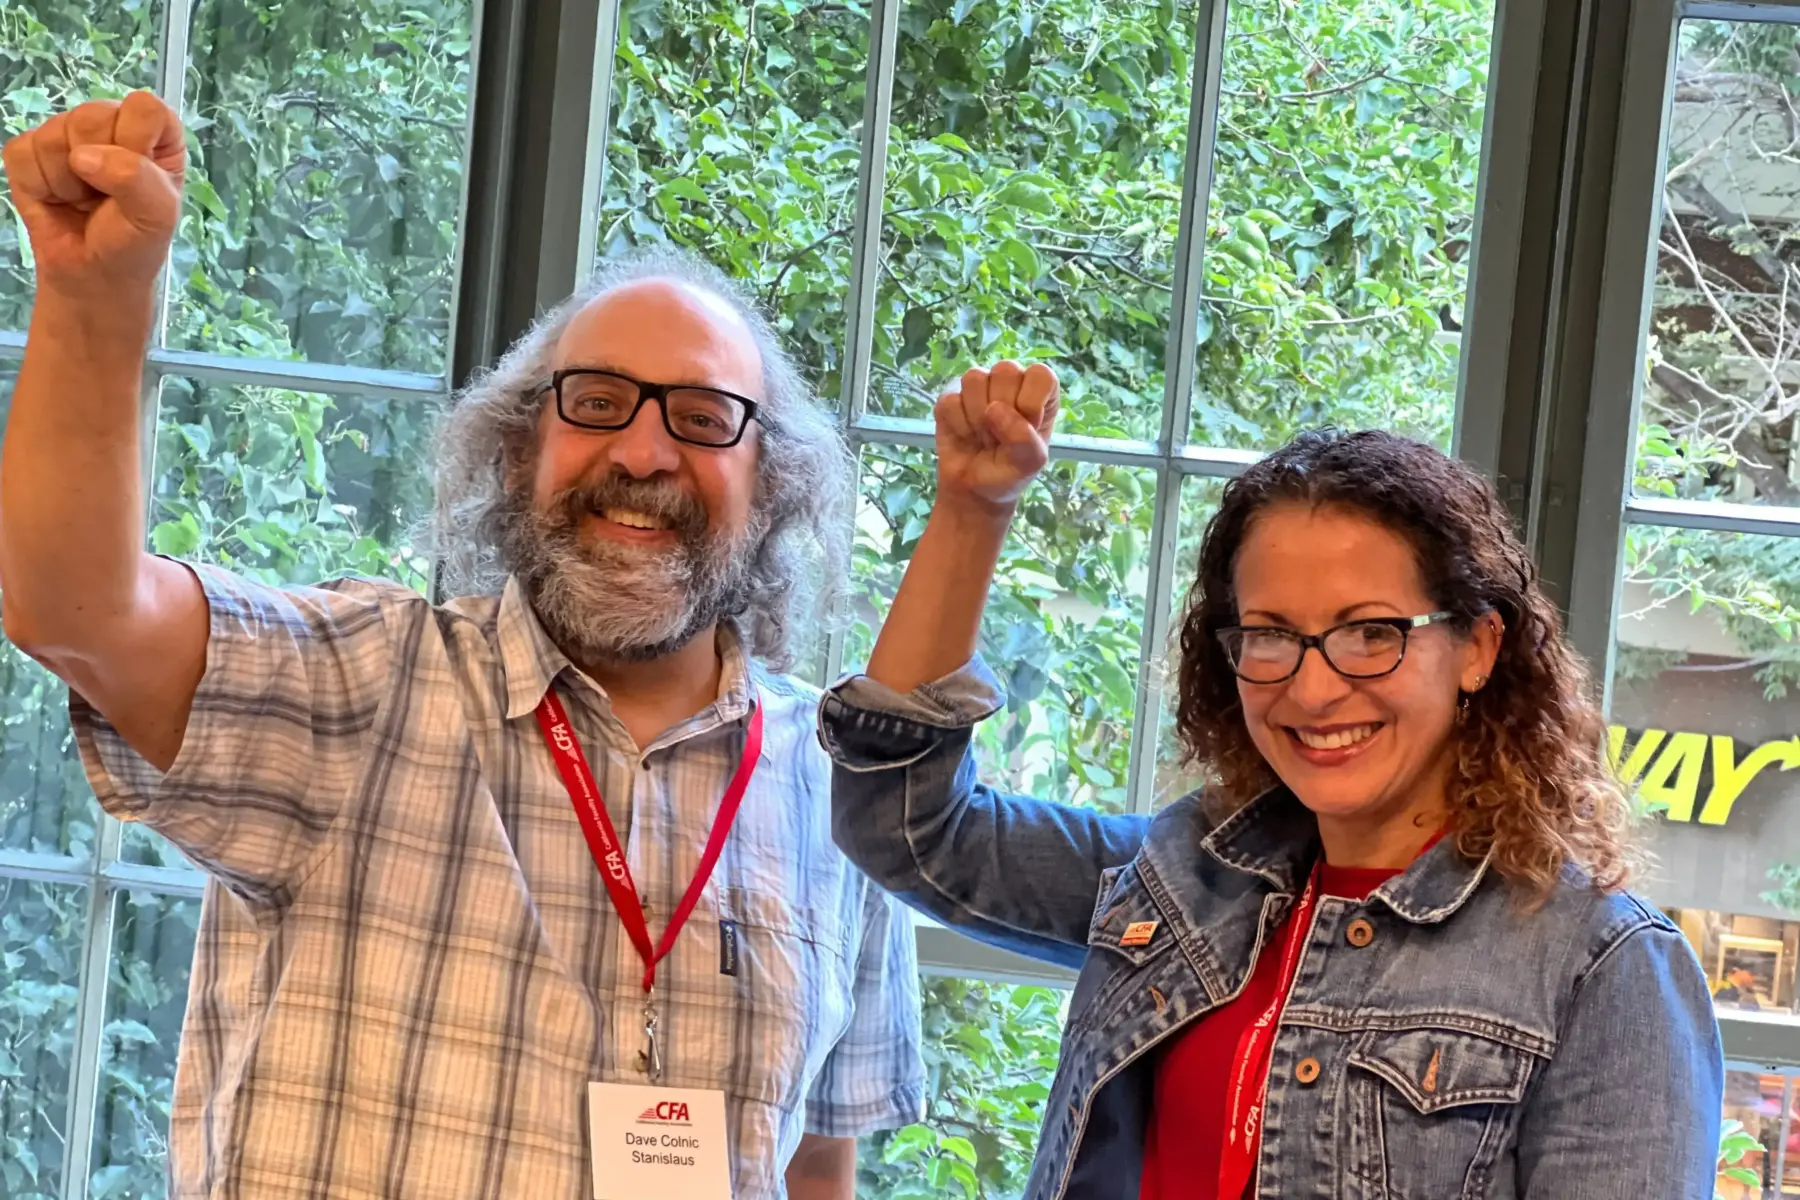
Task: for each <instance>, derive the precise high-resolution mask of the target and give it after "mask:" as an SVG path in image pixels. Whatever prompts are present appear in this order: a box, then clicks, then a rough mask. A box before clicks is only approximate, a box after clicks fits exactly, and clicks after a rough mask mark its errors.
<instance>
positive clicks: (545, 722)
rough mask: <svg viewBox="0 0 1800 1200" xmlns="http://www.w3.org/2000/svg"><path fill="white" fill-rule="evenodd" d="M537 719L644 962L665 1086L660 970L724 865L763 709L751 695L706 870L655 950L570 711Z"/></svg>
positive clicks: (550, 701)
mask: <svg viewBox="0 0 1800 1200" xmlns="http://www.w3.org/2000/svg"><path fill="white" fill-rule="evenodd" d="M537 719H538V725H539V726H540V727H541V728H542V729H543V731H544V741H545V742H547V743H548V744H549V746H550V753H551V756H552V757H554V758H555V759H556V769H557V770H558V771H560V772H561V773H562V778H563V783H564V785H565V786H567V787H568V789H569V799H570V800H571V801H572V802H573V803H574V805H575V815H576V817H577V818H579V819H580V821H581V832H582V833H583V834H585V835H586V836H587V843H588V849H589V850H590V851H592V852H593V855H594V865H595V866H597V867H599V868H600V877H601V878H602V879H604V880H605V881H606V890H607V892H608V893H609V894H610V895H611V896H612V902H613V907H614V908H615V909H617V910H618V913H619V920H620V922H621V923H622V924H624V926H625V933H626V935H627V936H628V937H630V938H631V944H632V945H633V946H635V947H637V952H638V957H639V958H641V959H643V960H644V1037H645V1039H646V1042H647V1046H646V1049H647V1051H648V1068H649V1073H650V1078H651V1079H652V1080H656V1079H660V1078H661V1077H662V1050H661V1047H660V1046H659V1044H658V1042H657V1036H656V964H657V963H659V962H661V961H662V960H663V958H664V956H666V955H667V954H668V953H669V950H670V948H671V947H673V946H674V945H675V938H676V936H677V935H679V934H680V933H681V927H682V926H683V925H686V924H687V919H688V917H689V916H691V915H692V914H693V911H694V906H695V905H697V904H698V903H700V894H701V893H702V892H703V891H705V890H706V883H707V880H709V879H711V878H712V873H713V869H714V868H715V867H717V866H718V865H719V855H720V854H721V853H722V852H723V851H724V849H725V838H726V837H727V836H728V835H729V834H730V833H731V825H732V822H733V821H735V820H736V819H737V812H738V807H739V806H740V805H741V804H743V802H744V793H745V792H746V791H748V790H749V788H750V777H751V775H753V774H755V772H756V760H757V758H758V757H760V756H761V754H762V733H763V713H762V703H761V701H760V699H759V698H758V697H757V696H756V694H755V693H754V692H752V693H751V696H750V732H749V736H748V737H747V738H746V739H745V741H744V757H743V758H742V759H741V760H740V761H739V762H738V765H737V770H736V771H735V772H733V773H732V776H731V783H730V784H729V785H728V786H727V787H726V789H725V798H724V799H723V800H721V801H720V802H719V815H718V817H717V818H716V819H715V820H714V821H713V828H712V833H711V835H710V836H708V838H707V839H706V849H705V851H704V852H703V853H702V854H701V855H700V865H699V866H698V867H697V868H695V870H694V878H693V881H692V882H691V883H689V884H688V888H687V892H686V893H685V894H683V896H682V897H681V903H680V904H679V905H678V906H677V907H676V909H675V912H674V914H673V915H672V916H670V918H669V924H668V926H667V927H666V928H665V929H664V930H663V934H662V938H661V939H660V940H658V941H657V943H656V944H655V945H654V946H652V945H651V944H650V926H649V923H648V922H647V921H646V920H645V918H644V903H643V900H642V899H641V898H640V897H639V896H638V890H637V884H636V882H634V881H633V880H632V878H631V868H630V866H628V865H627V864H626V862H625V848H624V847H623V846H621V845H620V844H619V835H618V833H617V832H615V831H614V829H613V823H612V818H610V817H608V816H607V815H606V803H605V802H604V801H603V800H602V799H601V798H600V787H599V785H598V784H597V783H595V782H594V772H593V768H591V767H589V766H588V761H587V756H586V755H584V754H582V752H581V743H580V742H578V741H576V739H575V731H574V729H573V728H572V727H571V726H570V725H569V715H568V713H567V712H566V711H564V709H563V706H562V701H561V700H559V699H557V697H556V692H555V690H554V689H552V690H549V691H546V692H545V693H544V699H543V702H542V703H541V704H539V705H538V709H537Z"/></svg>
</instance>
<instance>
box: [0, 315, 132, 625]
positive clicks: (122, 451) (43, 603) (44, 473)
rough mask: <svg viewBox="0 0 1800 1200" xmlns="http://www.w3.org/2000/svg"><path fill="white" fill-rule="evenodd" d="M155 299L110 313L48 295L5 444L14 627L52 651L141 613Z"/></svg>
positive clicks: (5, 533) (1, 479) (2, 469)
mask: <svg viewBox="0 0 1800 1200" xmlns="http://www.w3.org/2000/svg"><path fill="white" fill-rule="evenodd" d="M151 319H152V301H151V297H150V295H149V293H147V292H146V293H145V294H144V295H141V296H136V297H129V298H122V299H121V300H120V301H119V303H118V304H116V305H114V306H110V307H109V308H107V309H106V310H105V311H99V312H97V311H95V310H94V307H93V306H89V305H81V304H75V303H70V302H66V301H62V300H59V299H57V298H56V297H54V296H49V295H40V296H39V298H38V302H37V307H36V310H35V311H34V312H33V314H32V321H31V331H30V335H29V337H28V339H27V342H26V348H25V361H24V364H23V366H22V367H21V368H20V371H19V378H18V383H17V386H16V387H15V389H14V391H13V399H12V406H11V412H10V413H9V415H8V419H7V423H6V437H5V442H4V445H3V446H0V584H3V585H4V588H5V597H6V607H7V609H8V610H9V611H8V614H7V616H8V628H9V629H12V630H14V631H15V636H18V637H20V638H21V639H22V640H25V641H28V642H32V643H42V644H44V645H45V646H46V647H54V646H57V645H59V644H62V643H64V642H66V641H68V635H69V632H70V630H72V629H76V628H93V627H95V626H96V625H100V624H104V623H105V622H106V621H108V620H110V619H112V618H116V617H118V616H121V615H123V614H124V613H126V612H128V611H129V610H130V609H131V607H132V605H133V604H135V603H136V601H137V596H136V594H135V593H136V588H137V585H138V574H139V571H138V568H139V563H140V559H141V556H142V553H143V536H144V534H143V519H142V514H141V503H142V501H141V495H142V491H141V484H140V472H141V466H140V457H139V447H140V433H139V422H140V417H139V412H138V396H139V391H140V386H141V381H142V378H143V357H144V349H145V346H146V344H147V343H148V341H149V336H150V326H151Z"/></svg>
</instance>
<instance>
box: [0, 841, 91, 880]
mask: <svg viewBox="0 0 1800 1200" xmlns="http://www.w3.org/2000/svg"><path fill="white" fill-rule="evenodd" d="M93 878H94V862H93V859H91V858H76V857H75V856H74V855H70V854H34V853H32V852H31V851H28V850H10V849H0V879H23V880H25V881H26V882H27V883H70V884H77V885H81V886H86V885H87V884H88V883H89V882H91V881H92V880H93Z"/></svg>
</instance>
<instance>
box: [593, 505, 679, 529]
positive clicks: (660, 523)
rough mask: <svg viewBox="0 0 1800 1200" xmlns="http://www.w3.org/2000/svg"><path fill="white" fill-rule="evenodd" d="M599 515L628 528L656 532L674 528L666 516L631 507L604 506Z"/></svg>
mask: <svg viewBox="0 0 1800 1200" xmlns="http://www.w3.org/2000/svg"><path fill="white" fill-rule="evenodd" d="M599 516H601V517H602V518H604V519H605V520H608V521H611V522H612V523H613V524H615V525H623V526H625V527H626V528H628V529H645V530H650V531H653V532H654V531H657V530H663V529H672V528H674V526H673V525H672V524H671V523H670V522H669V520H668V519H667V518H666V517H653V516H651V515H650V514H649V513H641V512H637V511H636V510H634V509H629V508H603V509H600V510H599Z"/></svg>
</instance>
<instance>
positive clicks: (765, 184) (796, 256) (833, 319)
mask: <svg viewBox="0 0 1800 1200" xmlns="http://www.w3.org/2000/svg"><path fill="white" fill-rule="evenodd" d="M868 54H869V20H868V16H867V13H866V10H865V9H863V8H862V7H861V6H858V5H849V4H839V3H835V2H830V0H795V2H792V3H787V4H779V5H769V4H760V5H759V4H753V3H744V2H742V0H625V3H624V5H623V7H622V9H621V11H620V14H619V45H618V54H617V57H616V59H615V63H614V76H613V95H612V113H613V129H612V136H611V138H610V139H609V140H608V142H607V153H606V180H605V190H604V194H603V196H602V198H601V223H600V236H599V247H600V250H601V252H602V253H606V252H609V251H616V250H619V249H622V248H624V247H627V246H632V245H637V244H641V243H646V242H648V243H655V242H662V241H670V242H676V243H679V244H681V245H685V246H691V247H694V248H695V249H697V250H699V251H700V252H701V253H703V254H705V255H706V256H707V257H708V258H709V259H711V260H712V261H714V262H715V263H717V264H718V265H719V266H720V267H722V268H724V269H726V270H728V271H730V272H731V273H732V274H733V275H737V276H740V277H742V278H744V279H746V280H747V281H749V282H750V284H751V285H752V286H754V287H755V288H756V289H757V291H758V292H759V293H760V294H761V295H762V296H763V297H764V299H765V300H766V301H767V303H768V305H769V307H770V309H771V310H772V311H773V312H774V313H775V315H776V316H777V319H778V321H779V324H780V326H781V329H782V331H783V332H784V333H785V334H786V335H787V339H786V340H787V344H788V345H789V346H790V347H792V348H793V350H794V352H795V353H796V354H798V355H799V357H800V359H801V361H802V362H803V363H804V365H805V366H806V367H807V368H808V371H809V374H810V375H811V377H812V379H813V381H814V382H815V383H816V384H817V386H818V388H819V391H820V392H821V393H822V394H823V396H824V397H825V398H826V399H827V400H828V401H835V400H836V399H837V397H838V394H839V391H840V390H841V387H842V379H841V377H840V374H839V372H840V371H841V369H842V355H843V348H844V295H845V293H846V292H847V291H848V290H849V287H850V236H851V232H852V228H853V226H854V223H855V212H854V203H855V199H856V174H857V162H858V158H859V154H860V148H859V147H860V143H859V140H858V139H859V137H860V126H861V123H862V107H863V93H864V90H865V89H864V75H865V72H866V71H867V69H868Z"/></svg>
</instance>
